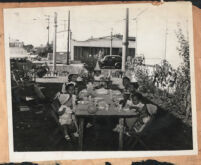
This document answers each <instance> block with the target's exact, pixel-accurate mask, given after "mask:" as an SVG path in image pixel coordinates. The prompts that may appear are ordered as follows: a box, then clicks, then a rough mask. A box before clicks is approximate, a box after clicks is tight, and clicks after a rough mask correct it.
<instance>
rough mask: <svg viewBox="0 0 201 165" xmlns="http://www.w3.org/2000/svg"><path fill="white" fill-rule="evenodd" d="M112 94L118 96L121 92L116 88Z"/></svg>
mask: <svg viewBox="0 0 201 165" xmlns="http://www.w3.org/2000/svg"><path fill="white" fill-rule="evenodd" d="M112 94H113V95H116V96H118V95H121V92H120V91H118V90H113V91H112Z"/></svg>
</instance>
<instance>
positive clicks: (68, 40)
mask: <svg viewBox="0 0 201 165" xmlns="http://www.w3.org/2000/svg"><path fill="white" fill-rule="evenodd" d="M69 42H70V11H68V38H67V61H66V64H67V65H69V56H70V52H69Z"/></svg>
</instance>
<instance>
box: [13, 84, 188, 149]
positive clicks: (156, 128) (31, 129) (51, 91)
mask: <svg viewBox="0 0 201 165" xmlns="http://www.w3.org/2000/svg"><path fill="white" fill-rule="evenodd" d="M40 86H42V87H45V88H44V89H42V90H43V93H44V95H45V96H47V97H48V98H53V96H54V95H55V94H56V93H57V92H58V91H59V90H60V89H61V86H62V84H61V83H57V84H56V83H54V84H53V83H49V84H48V83H41V84H40ZM35 111H37V109H36V108H33V109H32V110H31V111H27V112H21V111H19V110H18V109H16V108H14V109H13V131H14V150H15V151H77V150H79V148H78V140H77V139H73V141H72V142H66V141H65V139H64V138H63V135H62V133H61V132H59V133H58V134H56V135H54V134H53V133H54V131H55V130H56V129H57V124H56V122H55V121H54V119H53V118H52V117H51V116H50V115H48V113H46V112H45V113H41V114H36V113H35ZM46 111H47V112H48V106H46ZM117 122H118V120H117V119H116V118H99V119H97V121H96V123H97V124H96V125H95V126H94V127H91V128H89V129H85V130H84V150H88V151H116V150H117V149H118V134H117V133H115V132H112V129H113V128H114V127H115V125H116V124H117ZM146 130H147V131H146V133H145V134H144V136H142V139H143V141H144V142H145V143H146V144H147V146H148V147H149V149H150V150H189V149H192V128H191V127H189V126H187V125H185V124H184V123H182V121H181V120H180V119H178V118H176V117H175V116H173V115H172V114H170V113H169V112H166V111H165V110H162V109H159V111H158V114H157V115H156V117H155V119H154V121H153V122H152V124H150V125H149V128H148V129H146ZM128 138H129V137H126V136H125V138H124V142H125V146H124V150H144V148H143V147H142V146H141V145H136V146H135V147H133V146H132V145H129V146H127V145H126V141H127V139H128ZM58 139H60V140H59V141H58V142H57V140H58ZM55 142H57V143H56V144H55Z"/></svg>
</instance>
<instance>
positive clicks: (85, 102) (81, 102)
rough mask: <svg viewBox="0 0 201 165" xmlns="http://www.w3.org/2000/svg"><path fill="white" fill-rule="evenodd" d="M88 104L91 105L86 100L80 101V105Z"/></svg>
mask: <svg viewBox="0 0 201 165" xmlns="http://www.w3.org/2000/svg"><path fill="white" fill-rule="evenodd" d="M88 103H89V101H84V100H82V101H78V104H88Z"/></svg>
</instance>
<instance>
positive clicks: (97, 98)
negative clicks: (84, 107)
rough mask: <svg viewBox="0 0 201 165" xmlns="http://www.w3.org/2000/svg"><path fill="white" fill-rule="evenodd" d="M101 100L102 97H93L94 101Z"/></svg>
mask: <svg viewBox="0 0 201 165" xmlns="http://www.w3.org/2000/svg"><path fill="white" fill-rule="evenodd" d="M102 100H104V99H103V98H102V97H95V98H94V101H96V102H99V101H102Z"/></svg>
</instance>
